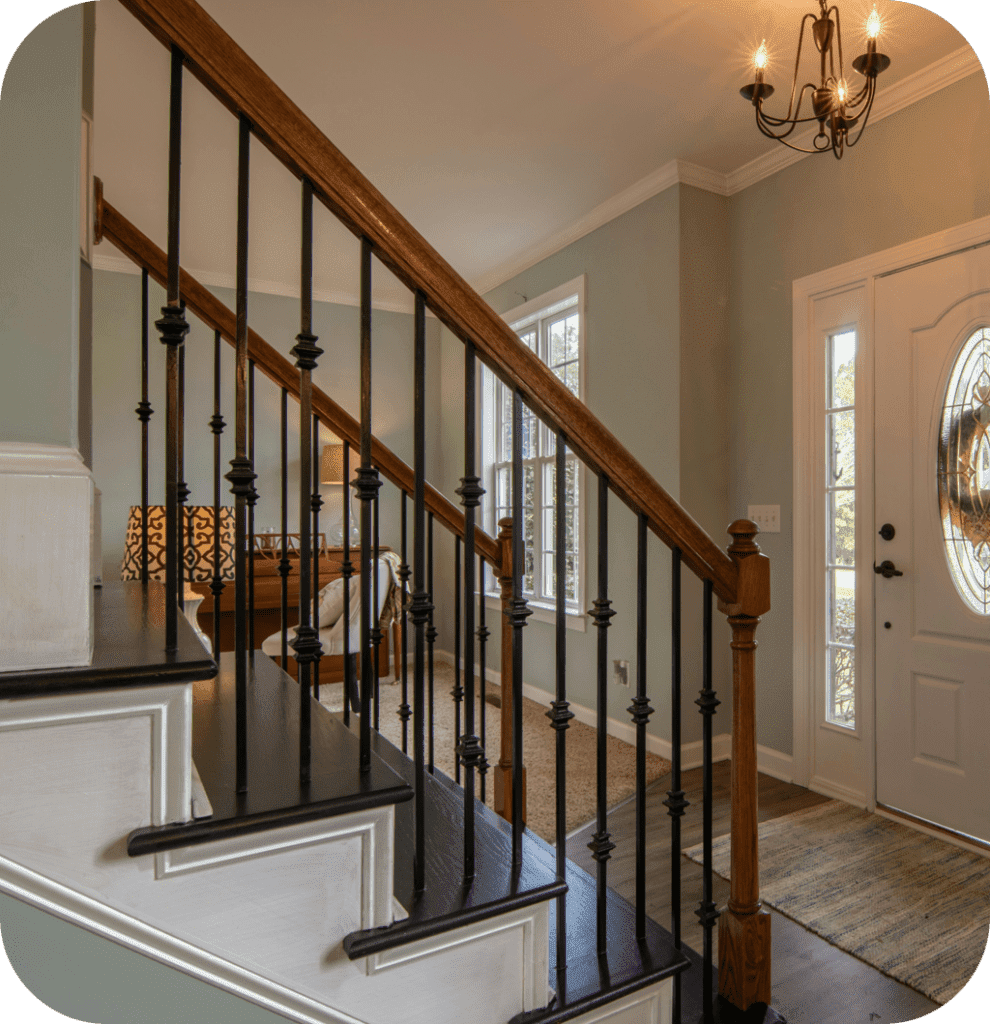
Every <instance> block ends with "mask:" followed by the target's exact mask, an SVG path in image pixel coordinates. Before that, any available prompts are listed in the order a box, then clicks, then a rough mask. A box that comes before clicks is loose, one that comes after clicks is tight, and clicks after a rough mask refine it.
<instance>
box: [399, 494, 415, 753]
mask: <svg viewBox="0 0 990 1024" xmlns="http://www.w3.org/2000/svg"><path fill="white" fill-rule="evenodd" d="M406 499H407V495H406V492H405V491H403V492H402V564H401V565H400V566H399V580H400V582H401V583H402V626H401V630H400V636H401V641H400V642H401V644H402V703H401V704H400V705H399V720H400V721H401V722H402V753H403V754H406V753H408V746H409V719H410V718H411V717H412V709H411V708H410V707H409V653H408V650H407V644H406V618H407V617H406V606H407V604H408V600H409V573H410V569H409V559H408V558H407V557H406V537H407V533H408V531H407V529H406V526H407V524H406Z"/></svg>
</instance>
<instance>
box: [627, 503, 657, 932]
mask: <svg viewBox="0 0 990 1024" xmlns="http://www.w3.org/2000/svg"><path fill="white" fill-rule="evenodd" d="M637 526H638V531H637V538H636V696H635V697H633V700H632V704H630V705H629V709H628V710H629V714H630V715H631V716H632V720H633V724H634V725H635V726H636V938H637V939H640V940H644V939H645V938H646V725H647V723H648V722H649V720H650V715H652V714H653V708H652V707H650V701H649V698H648V697H647V696H646V587H647V573H646V569H647V564H646V526H647V523H646V516H645V515H644V514H643V513H642V512H641V513H640V514H639V516H638V523H637Z"/></svg>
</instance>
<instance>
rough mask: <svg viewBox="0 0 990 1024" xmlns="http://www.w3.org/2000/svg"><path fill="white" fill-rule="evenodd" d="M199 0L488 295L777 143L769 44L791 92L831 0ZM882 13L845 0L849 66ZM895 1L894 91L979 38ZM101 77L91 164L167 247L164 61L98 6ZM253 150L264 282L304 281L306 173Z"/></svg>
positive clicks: (225, 138)
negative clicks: (646, 202) (798, 59)
mask: <svg viewBox="0 0 990 1024" xmlns="http://www.w3.org/2000/svg"><path fill="white" fill-rule="evenodd" d="M201 2H202V3H203V6H204V7H205V8H206V9H207V10H208V11H209V13H210V14H211V15H212V16H213V17H214V18H215V19H216V20H217V21H218V22H219V23H220V24H221V26H223V27H224V28H225V29H226V30H227V31H228V32H229V33H230V34H231V35H232V36H233V37H234V38H235V39H236V40H237V41H238V43H239V44H240V45H241V46H242V47H243V48H244V49H245V50H246V51H247V52H248V53H249V54H250V55H251V56H252V57H253V58H254V60H256V61H257V62H258V63H259V64H260V65H261V67H262V68H263V69H264V70H265V71H266V72H268V74H269V75H271V76H272V78H274V79H275V81H276V82H278V84H279V85H280V86H281V87H282V88H283V89H284V90H285V91H286V92H287V93H288V95H289V96H291V97H292V98H293V99H294V100H295V101H296V102H297V103H298V104H299V105H300V106H301V107H302V108H303V110H304V111H305V112H306V113H307V114H308V115H309V116H310V117H311V118H312V119H313V120H314V121H315V122H316V124H317V125H318V126H319V127H320V128H321V129H322V130H323V131H324V132H325V133H326V134H327V135H328V136H329V137H330V139H331V140H333V142H334V143H335V144H336V145H337V146H338V147H339V148H340V149H341V150H342V151H343V152H344V153H345V154H346V155H347V156H348V157H349V158H350V159H351V160H352V161H353V162H354V163H355V164H356V165H357V167H358V168H359V169H360V170H362V171H363V172H364V173H365V174H366V175H367V176H368V177H369V178H370V179H371V181H372V182H374V183H375V184H376V185H377V186H378V187H379V188H380V189H381V190H382V191H383V192H384V193H385V195H386V196H387V197H388V198H389V199H390V200H391V201H392V203H393V204H394V205H395V206H396V207H397V208H398V209H400V210H401V211H402V212H403V213H404V214H405V215H406V217H407V218H408V219H409V220H410V221H411V222H412V223H413V225H414V226H415V227H417V228H418V229H419V230H420V231H421V232H422V233H423V234H424V235H425V236H426V238H427V239H428V240H429V241H431V242H432V244H433V245H434V246H435V247H436V248H437V250H438V251H439V252H440V253H441V255H443V256H444V257H445V258H446V259H447V260H448V261H449V262H450V263H451V264H452V265H453V266H454V268H455V269H456V270H458V271H459V272H460V273H461V274H462V275H463V276H464V277H466V278H467V279H468V280H469V281H472V282H475V283H482V284H483V285H484V286H485V287H490V286H491V285H492V284H494V283H495V282H496V281H497V280H499V279H501V278H504V277H505V276H508V273H509V272H510V271H513V270H518V269H520V268H521V266H522V265H524V264H525V263H526V262H527V254H539V253H540V252H545V251H547V249H548V248H549V249H552V248H553V247H554V239H558V238H566V237H567V233H568V229H571V232H572V234H573V231H574V230H576V229H574V228H573V226H574V225H575V224H576V223H577V224H580V223H588V220H587V218H588V217H589V215H592V216H593V214H592V211H595V210H596V208H599V207H602V205H603V204H605V208H606V209H610V207H609V206H608V204H609V202H610V201H612V202H613V205H614V204H615V202H618V201H619V200H616V199H615V197H617V196H621V195H622V194H623V193H627V194H635V193H636V189H637V183H642V182H643V180H644V179H648V181H655V180H656V179H657V175H658V172H659V170H660V169H661V168H665V167H667V166H669V165H670V164H671V161H674V160H678V161H684V162H686V163H687V164H690V165H697V166H698V167H700V168H706V169H708V170H710V171H712V172H716V174H715V176H714V177H715V178H716V179H718V178H719V177H720V176H725V175H731V174H732V173H733V172H737V171H738V169H739V168H741V167H743V166H744V165H747V164H749V163H750V162H751V161H754V160H757V159H758V158H760V157H762V156H763V155H764V154H767V153H772V152H773V151H774V150H780V149H781V147H780V146H779V145H778V144H777V143H772V142H769V141H768V140H765V139H763V138H762V137H761V136H760V135H759V134H758V133H757V131H756V128H755V126H754V124H753V117H752V108H750V107H749V106H747V105H746V103H745V101H744V100H743V99H742V98H741V97H740V96H739V88H740V87H741V86H742V85H744V84H746V82H747V81H749V80H751V78H752V73H751V71H750V70H749V61H750V58H751V55H752V53H753V52H754V50H755V49H756V47H757V46H758V45H759V43H760V40H761V39H762V38H764V37H765V38H766V39H767V45H768V47H769V49H770V52H771V59H772V63H771V67H770V69H769V71H768V75H767V78H768V81H771V82H773V83H775V84H776V85H777V88H778V91H779V92H780V93H782V94H783V96H784V97H786V95H787V93H788V92H789V89H788V88H787V87H788V86H789V84H790V75H791V70H792V67H793V59H794V56H793V55H794V51H795V46H796V40H797V29H798V24H799V21H800V17H801V15H802V14H804V13H805V12H806V11H809V10H813V9H817V4H816V3H815V2H814V0H774V2H771V0H719V2H705V3H697V2H687V0H622V2H617V0H282V2H279V3H276V2H273V0H201ZM932 2H933V3H934V2H936V0H932ZM943 2H944V0H943ZM870 6H872V3H870V4H869V5H868V4H867V2H866V0H842V3H841V15H842V17H843V19H844V21H843V24H844V29H845V31H844V34H843V37H844V44H845V47H846V53H845V59H846V62H847V64H849V63H851V60H852V58H853V57H854V56H856V55H857V54H858V53H859V52H861V51H862V50H863V49H864V48H865V47H864V44H863V39H864V32H863V26H864V25H865V19H866V15H867V14H868V13H869V7H870ZM880 9H881V13H882V14H883V16H884V20H885V31H884V34H883V36H882V42H883V46H882V49H883V50H885V51H886V52H887V53H888V54H889V55H890V56H891V58H892V61H893V63H892V66H891V68H890V70H889V71H888V72H886V74H885V75H884V76H883V77H882V78H881V79H880V86H881V88H880V90H879V92H880V96H881V97H882V96H883V94H884V92H885V91H888V90H890V88H891V86H894V85H896V83H898V82H901V81H902V80H904V79H905V78H909V77H910V76H912V75H915V76H917V73H918V72H922V71H923V69H925V68H927V67H929V66H930V65H932V64H937V63H938V62H939V61H943V62H944V60H945V58H946V57H947V55H950V54H953V53H955V52H956V51H958V50H959V49H960V48H962V47H965V46H966V40H965V39H964V38H963V37H962V36H961V35H960V34H959V33H958V32H957V31H956V30H955V29H954V28H952V27H951V26H950V25H949V24H948V23H947V22H946V21H944V20H942V18H941V17H939V16H938V15H936V14H933V13H932V12H930V11H927V10H925V9H923V8H921V7H918V6H915V5H912V4H907V3H900V2H897V0H882V2H881V3H880ZM774 58H775V59H774ZM788 65H790V67H789V66H788ZM96 69H97V70H96V133H95V160H94V162H95V170H96V173H97V174H98V175H99V176H100V177H102V178H103V180H104V183H105V187H106V195H107V198H108V199H109V200H110V201H111V202H112V203H113V204H114V205H115V206H117V207H118V208H119V209H120V210H121V212H122V213H124V214H125V215H126V216H127V217H129V218H130V219H131V220H132V221H134V222H135V223H136V224H137V225H138V227H140V228H141V229H142V230H144V231H145V232H147V233H148V234H149V235H150V236H151V237H152V238H154V239H155V240H156V241H157V242H158V243H159V244H161V245H164V240H165V167H166V156H167V105H168V103H167V95H168V94H167V86H168V57H167V53H166V51H165V49H164V48H163V47H162V46H161V45H160V44H159V43H157V42H156V41H155V40H154V39H153V38H152V37H151V36H150V35H149V34H148V33H147V32H146V31H145V30H144V29H143V28H142V27H141V26H140V25H139V24H138V22H137V21H136V20H135V19H134V18H133V17H132V16H131V15H130V14H128V13H127V12H126V11H125V10H124V9H123V8H122V7H121V6H120V5H119V4H117V3H116V2H114V0H101V2H100V3H99V5H98V7H97V61H96ZM812 74H813V71H812V70H811V69H809V71H808V77H811V75H812ZM850 74H854V73H853V72H850ZM186 81H187V82H188V83H189V85H188V87H187V90H186V104H185V112H184V127H183V131H184V151H183V153H184V158H183V179H182V189H183V192H182V198H183V222H182V223H183V228H182V231H183V235H182V246H181V251H182V263H183V265H184V266H186V267H187V268H188V269H190V270H191V271H192V272H193V273H195V274H196V275H197V276H199V277H201V278H202V279H203V280H204V281H205V282H206V283H214V284H229V283H230V282H231V281H232V274H233V267H234V238H235V192H234V182H235V179H236V136H237V126H236V122H235V120H234V119H233V118H232V117H231V116H230V115H229V113H228V112H227V111H226V110H224V109H222V108H221V107H219V105H218V104H217V103H216V101H215V100H213V98H212V97H210V96H209V95H208V94H207V93H206V92H205V90H204V89H203V88H202V87H201V86H199V85H198V83H196V82H194V81H192V80H191V79H190V77H189V76H187V78H186ZM912 81H913V79H912ZM908 85H910V83H908ZM905 88H906V87H905ZM879 102H880V101H879V100H878V103H879ZM868 131H869V130H867V132H868ZM864 144H868V138H867V139H864ZM252 159H253V163H252V202H251V238H252V247H251V262H250V276H251V278H252V284H253V286H254V287H255V288H257V289H259V290H266V291H273V292H276V293H283V294H292V293H293V292H294V290H295V289H297V287H298V285H297V281H298V216H299V215H298V209H299V198H298V196H299V186H298V183H297V182H296V181H295V179H293V178H292V177H291V176H290V175H288V174H287V172H285V171H284V170H283V169H282V168H281V167H280V166H279V165H278V164H277V163H276V162H275V160H274V159H273V158H272V157H271V156H270V155H269V154H268V153H267V151H265V150H264V149H263V148H262V147H261V146H258V145H256V146H254V147H253V150H252ZM815 159H831V158H826V157H821V158H817V157H816V158H815ZM846 159H855V151H853V153H851V154H849V155H848V156H847V157H846ZM661 177H662V174H661ZM721 180H723V181H724V180H725V178H724V177H722V178H721ZM639 188H640V191H642V189H643V186H642V185H640V186H639ZM629 190H632V192H631V193H630V191H629ZM654 191H655V188H654ZM319 214H320V215H319V217H318V221H317V229H316V230H317V256H316V271H315V288H316V290H317V292H318V293H319V294H320V295H321V296H322V297H336V298H338V299H342V300H349V299H350V297H351V296H353V295H355V294H356V292H357V287H356V282H357V278H356V274H357V270H356V268H357V260H356V253H357V244H356V242H355V241H354V240H353V239H352V237H351V236H350V235H349V234H348V233H346V232H344V231H343V230H342V229H340V228H339V227H338V226H336V225H335V224H332V223H331V218H330V216H329V214H327V213H326V211H323V210H322V209H321V210H320V211H319ZM582 218H584V220H583V221H582ZM541 247H542V248H541ZM101 248H103V249H104V250H107V251H108V250H109V246H108V245H107V246H104V247H101ZM107 251H104V252H102V253H101V256H102V257H103V259H104V261H105V259H106V256H107V254H108V252H107ZM375 292H376V301H377V302H379V303H381V304H383V305H392V304H398V305H403V306H404V305H405V295H404V289H402V287H401V286H400V285H399V284H398V282H396V281H394V279H391V278H390V275H387V274H386V273H385V272H384V271H382V272H381V273H380V274H379V275H378V277H377V279H376V289H375Z"/></svg>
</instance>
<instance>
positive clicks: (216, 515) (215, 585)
mask: <svg viewBox="0 0 990 1024" xmlns="http://www.w3.org/2000/svg"><path fill="white" fill-rule="evenodd" d="M220 341H221V339H220V332H219V331H214V332H213V416H212V417H211V419H210V430H212V431H213V578H212V580H211V581H210V593H211V594H213V657H214V658H219V657H220V595H221V594H222V593H223V591H224V586H225V583H224V578H223V574H222V573H221V572H220V477H221V474H220V436H221V435H222V434H223V428H224V426H225V425H226V424H225V423H224V421H223V416H221V415H220Z"/></svg>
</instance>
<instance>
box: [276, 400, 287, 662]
mask: <svg viewBox="0 0 990 1024" xmlns="http://www.w3.org/2000/svg"><path fill="white" fill-rule="evenodd" d="M280 412H281V430H282V466H281V470H282V492H281V499H282V504H281V510H280V511H281V514H282V522H281V526H282V538H281V545H280V550H281V552H282V554H281V557H280V558H279V560H278V574H279V576H280V577H281V587H280V591H281V593H280V598H281V613H282V654H281V658H282V671H283V672H288V671H289V536H288V534H289V392H288V391H286V389H285V388H282V405H281V410H280Z"/></svg>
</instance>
